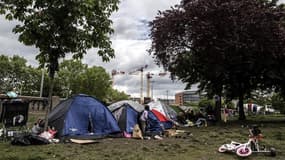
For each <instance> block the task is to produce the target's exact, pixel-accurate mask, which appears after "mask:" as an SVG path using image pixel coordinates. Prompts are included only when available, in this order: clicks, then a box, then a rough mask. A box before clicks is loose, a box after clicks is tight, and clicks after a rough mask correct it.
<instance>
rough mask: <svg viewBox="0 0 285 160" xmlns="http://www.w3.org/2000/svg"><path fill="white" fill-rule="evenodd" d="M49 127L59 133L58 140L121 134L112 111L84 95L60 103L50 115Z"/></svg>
mask: <svg viewBox="0 0 285 160" xmlns="http://www.w3.org/2000/svg"><path fill="white" fill-rule="evenodd" d="M48 125H49V126H51V127H54V128H55V129H56V130H57V131H58V132H57V135H56V136H57V137H58V138H63V137H69V136H72V137H86V138H88V137H92V136H97V137H102V136H107V135H110V134H114V133H119V132H120V128H119V126H118V124H117V122H116V120H115V118H114V116H113V115H112V113H111V112H110V110H109V109H108V108H107V107H106V106H105V105H103V103H101V102H100V101H99V100H97V99H96V98H94V97H92V96H88V95H84V94H79V95H75V96H73V97H71V98H69V99H67V100H64V101H62V102H61V103H59V104H58V105H57V106H56V107H55V108H54V109H53V110H52V111H51V112H50V114H49V115H48Z"/></svg>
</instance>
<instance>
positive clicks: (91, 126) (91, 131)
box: [87, 112, 95, 133]
mask: <svg viewBox="0 0 285 160" xmlns="http://www.w3.org/2000/svg"><path fill="white" fill-rule="evenodd" d="M87 130H88V132H89V133H94V132H95V131H94V124H93V120H92V116H91V112H89V113H88V128H87Z"/></svg>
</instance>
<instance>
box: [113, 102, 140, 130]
mask: <svg viewBox="0 0 285 160" xmlns="http://www.w3.org/2000/svg"><path fill="white" fill-rule="evenodd" d="M108 108H109V109H110V111H111V112H112V114H113V115H114V117H115V119H116V120H117V122H118V125H119V127H120V129H121V130H122V131H125V132H126V133H128V134H131V133H132V132H133V129H134V126H135V124H139V121H138V120H139V115H140V112H142V111H143V109H144V106H143V105H141V104H139V103H136V102H134V101H130V100H124V101H119V102H116V103H113V104H111V105H110V106H108Z"/></svg>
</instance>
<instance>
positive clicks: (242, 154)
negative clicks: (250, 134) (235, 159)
mask: <svg viewBox="0 0 285 160" xmlns="http://www.w3.org/2000/svg"><path fill="white" fill-rule="evenodd" d="M251 153H252V150H251V149H250V148H249V147H245V148H244V147H240V148H238V149H237V151H236V154H237V155H238V156H240V157H247V156H250V155H251Z"/></svg>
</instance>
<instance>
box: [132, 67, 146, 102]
mask: <svg viewBox="0 0 285 160" xmlns="http://www.w3.org/2000/svg"><path fill="white" fill-rule="evenodd" d="M147 67H148V65H144V66H140V67H137V68H136V69H135V70H133V71H131V72H129V74H130V75H133V74H136V73H138V72H140V73H141V89H140V90H141V92H140V102H141V104H142V103H143V71H144V70H145V69H146V68H147Z"/></svg>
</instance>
